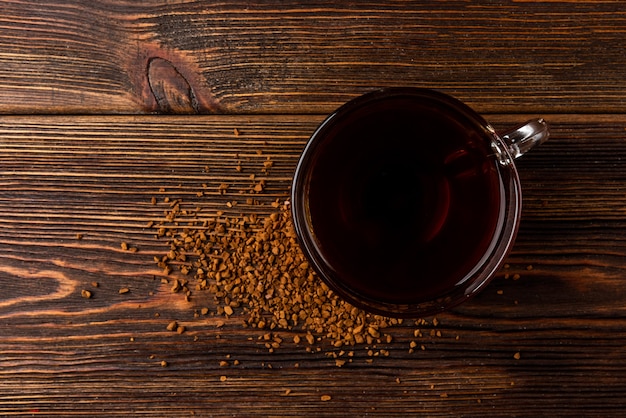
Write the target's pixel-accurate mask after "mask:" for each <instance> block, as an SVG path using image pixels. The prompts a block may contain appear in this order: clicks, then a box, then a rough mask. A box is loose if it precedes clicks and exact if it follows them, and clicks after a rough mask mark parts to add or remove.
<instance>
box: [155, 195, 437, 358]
mask: <svg viewBox="0 0 626 418" xmlns="http://www.w3.org/2000/svg"><path fill="white" fill-rule="evenodd" d="M276 203H277V205H276V206H277V211H276V212H274V213H271V214H270V215H268V216H267V217H265V218H262V217H260V216H258V215H253V214H251V215H241V216H237V217H227V216H223V214H221V215H217V216H215V217H203V218H200V217H196V214H195V213H194V212H193V211H188V212H187V215H184V214H183V213H182V211H183V209H182V206H180V205H179V206H177V207H176V208H172V209H171V210H170V211H168V212H167V215H166V218H167V219H168V221H167V222H161V223H156V224H155V225H154V227H155V228H156V229H157V230H159V231H161V230H162V228H163V231H162V232H163V233H161V232H159V234H158V235H159V236H165V237H167V239H168V244H169V252H168V253H167V254H166V255H165V256H163V257H156V258H155V261H156V262H157V265H158V266H159V267H160V268H161V269H162V270H163V271H168V272H171V271H173V270H178V271H179V272H180V273H181V274H183V275H184V276H185V277H189V278H190V281H189V284H188V286H189V288H190V289H195V292H208V294H209V295H212V297H213V299H214V301H215V303H216V306H218V308H217V313H218V314H220V315H225V316H232V315H235V314H241V315H242V319H243V321H244V324H245V325H246V326H248V327H252V328H257V329H268V330H270V331H279V330H290V331H292V330H302V331H305V332H306V334H305V336H304V338H305V339H306V341H307V342H308V344H309V345H313V344H315V343H316V340H317V339H316V337H315V336H314V335H313V333H315V334H316V335H317V336H318V338H320V342H321V341H322V340H324V341H328V342H329V343H330V344H331V345H332V346H333V347H335V348H341V347H342V346H351V345H355V344H362V343H366V344H375V343H379V344H380V343H390V342H391V341H392V337H391V335H389V334H388V333H385V332H383V330H384V329H386V328H388V327H392V326H396V325H399V324H401V323H402V320H401V319H396V318H386V317H383V316H380V315H373V314H369V313H366V312H365V311H363V310H361V309H358V308H355V307H353V306H352V305H350V304H348V303H347V302H345V301H343V300H342V299H340V298H339V297H337V296H336V295H335V294H334V293H333V292H332V291H331V290H330V289H329V288H328V287H327V286H326V285H325V284H324V283H323V282H321V281H320V280H319V279H318V277H317V276H316V275H315V273H314V272H313V270H312V268H311V266H310V265H309V263H308V261H307V259H306V258H305V257H304V255H303V254H302V252H301V250H300V247H299V245H298V242H297V238H296V234H295V231H294V230H293V224H292V221H291V215H290V212H289V202H282V203H280V204H278V202H276ZM181 225H185V227H181ZM175 280H177V279H175ZM174 283H176V282H174ZM175 286H176V285H175ZM436 324H437V321H436V320H435V321H434V325H436ZM299 339H300V337H299ZM271 348H275V347H271Z"/></svg>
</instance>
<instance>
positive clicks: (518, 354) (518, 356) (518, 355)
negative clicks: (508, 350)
mask: <svg viewBox="0 0 626 418" xmlns="http://www.w3.org/2000/svg"><path fill="white" fill-rule="evenodd" d="M513 358H514V359H515V360H519V359H520V358H522V354H521V353H520V352H519V351H518V352H517V353H515V354H513Z"/></svg>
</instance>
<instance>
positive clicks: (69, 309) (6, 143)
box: [0, 115, 626, 417]
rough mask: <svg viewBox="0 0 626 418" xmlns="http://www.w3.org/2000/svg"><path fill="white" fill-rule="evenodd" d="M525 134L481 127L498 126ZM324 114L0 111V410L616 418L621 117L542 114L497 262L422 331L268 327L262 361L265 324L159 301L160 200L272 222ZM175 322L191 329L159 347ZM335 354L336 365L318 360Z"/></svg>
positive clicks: (498, 118) (619, 396) (622, 239)
mask: <svg viewBox="0 0 626 418" xmlns="http://www.w3.org/2000/svg"><path fill="white" fill-rule="evenodd" d="M523 118H525V116H511V115H491V116H489V119H491V120H493V122H494V124H495V125H496V127H498V128H499V129H503V128H505V127H507V126H510V125H513V124H516V123H518V122H520V120H521V119H523ZM321 119H322V118H321V117H320V116H195V117H184V116H172V117H152V116H143V117H133V116H116V117H87V116H84V117H79V116H72V117H70V116H58V117H44V116H41V117H19V116H4V117H0V287H1V288H2V289H3V290H2V292H1V293H0V335H1V337H0V414H1V415H5V416H11V415H17V416H19V415H31V414H42V415H45V416H68V415H69V416H71V415H84V416H87V415H89V416H93V415H99V414H105V415H107V416H129V415H130V414H148V415H150V416H155V417H158V416H163V417H171V416H182V415H190V414H192V413H195V414H196V415H199V416H207V415H212V416H222V415H236V416H255V415H256V416H267V415H305V416H313V415H315V416H345V415H346V414H350V415H365V414H372V415H380V416H390V415H401V416H406V415H412V414H420V413H421V414H425V415H428V416H449V415H450V414H455V415H457V414H463V415H467V416H487V415H494V416H505V415H510V416H515V415H524V416H555V415H558V416H576V417H579V416H581V415H602V416H619V415H620V414H621V413H622V412H623V409H624V407H625V406H626V402H625V400H624V399H626V397H625V396H624V395H625V394H626V385H624V381H625V379H624V377H625V376H626V362H625V361H624V356H623V350H624V346H625V344H626V332H625V331H624V330H625V329H626V309H625V308H624V303H623V301H624V299H625V297H626V290H625V289H626V288H625V287H624V279H623V278H624V277H625V274H624V270H625V268H626V262H625V261H624V260H626V245H624V243H626V232H625V231H626V228H624V220H623V219H624V212H625V208H626V204H625V202H626V198H625V195H624V186H623V185H624V184H626V171H625V170H624V169H623V164H622V162H623V159H624V156H625V155H626V143H625V142H624V140H623V134H624V129H625V127H626V117H624V116H623V115H599V116H593V117H591V116H587V115H548V120H549V121H551V122H552V128H553V136H552V138H551V140H550V141H549V142H547V143H546V144H544V145H542V146H541V148H538V149H537V150H533V151H532V154H529V155H528V156H525V157H523V159H521V160H519V171H520V174H521V177H522V181H523V189H524V205H525V207H524V216H523V222H522V228H521V231H520V234H519V237H518V241H517V244H516V246H515V249H514V252H513V254H512V255H511V257H510V260H509V264H510V266H509V268H508V269H505V270H504V271H503V272H502V273H500V275H499V276H498V278H496V279H495V280H494V282H493V283H492V284H491V285H490V286H489V287H488V288H487V289H486V290H485V291H484V293H482V294H481V295H480V296H478V297H477V298H476V299H474V300H472V301H470V302H468V303H467V304H465V305H463V306H462V307H459V308H457V309H455V310H454V311H453V312H451V313H447V314H442V315H439V316H438V317H437V319H438V321H436V322H435V321H433V319H432V318H427V322H426V323H424V324H421V325H419V326H416V325H415V324H414V323H413V322H411V321H405V322H404V323H403V324H402V325H399V326H396V327H393V328H391V329H390V330H389V332H390V333H391V334H392V335H393V341H392V342H390V343H387V342H382V343H376V344H372V345H368V346H365V345H357V346H354V347H341V348H335V347H333V346H331V345H330V344H329V342H328V341H327V340H323V341H322V342H320V343H319V344H315V345H314V346H313V347H314V349H313V350H312V351H311V352H309V351H307V347H308V344H306V343H299V344H295V343H293V342H292V338H293V336H294V335H295V334H297V333H298V331H295V330H275V331H274V334H277V335H280V336H281V337H282V338H283V342H282V343H281V345H280V347H279V348H277V349H276V350H274V352H271V353H270V352H269V350H268V348H267V347H266V346H265V341H264V339H263V336H264V335H265V334H266V333H267V331H266V330H258V329H252V328H244V327H243V326H242V325H241V322H242V318H241V317H240V316H238V314H235V315H233V316H231V317H230V318H226V317H222V316H219V315H217V316H212V315H202V314H200V315H197V313H198V311H199V309H201V308H202V307H210V308H211V309H213V308H214V307H213V305H211V303H212V302H211V298H210V297H208V296H206V297H203V296H202V294H201V293H200V292H197V293H195V294H194V297H193V298H192V299H191V301H190V302H186V301H185V299H184V297H183V295H180V294H176V293H172V292H171V290H170V286H171V284H164V283H162V282H161V278H162V277H163V276H162V272H161V270H160V269H159V268H157V267H156V266H155V264H154V261H153V257H154V256H160V255H163V254H165V253H166V252H167V251H168V250H169V248H168V246H167V245H166V242H165V241H164V240H162V239H158V238H157V237H155V230H154V228H149V227H147V223H148V222H149V221H159V220H161V219H163V217H164V211H166V210H168V208H169V204H167V203H166V202H164V198H165V197H166V196H167V197H170V198H171V199H175V198H182V199H183V200H184V201H185V202H189V204H190V206H191V207H196V206H199V207H201V209H202V211H203V213H208V214H211V213H212V214H214V213H215V212H216V211H218V210H223V211H226V212H227V213H231V214H234V213H236V212H244V213H245V212H247V211H248V210H249V211H256V212H257V213H259V214H261V215H262V214H264V213H265V214H268V213H271V212H273V211H275V209H274V208H272V206H271V204H270V203H271V202H273V201H275V199H279V200H281V199H285V198H286V197H287V196H288V192H289V184H290V178H291V173H292V172H293V169H294V167H295V164H296V161H297V158H298V155H299V153H300V151H301V150H302V148H303V147H304V144H305V142H306V140H307V138H308V136H309V135H310V134H311V132H312V131H313V129H314V128H315V126H316V125H317V124H318V123H319V122H320V121H321ZM235 129H237V130H238V132H237V133H235ZM257 151H260V154H259V153H258V152H257ZM268 156H269V157H270V158H271V160H272V161H273V162H274V165H273V167H272V168H271V170H270V171H269V173H263V172H262V170H261V167H262V166H263V162H264V161H266V158H267V157H268ZM238 164H241V166H242V171H241V172H239V171H237V170H236V167H237V165H238ZM207 167H208V170H207ZM254 172H256V173H257V174H258V175H259V176H262V175H265V177H266V181H267V183H266V184H267V187H266V189H265V192H264V193H263V194H260V195H257V196H255V198H258V199H259V202H260V203H264V205H262V206H258V205H247V204H246V196H244V195H239V194H238V193H235V191H236V190H237V189H238V188H240V189H242V190H244V189H246V188H247V187H248V184H249V183H248V181H249V177H248V176H249V174H250V173H254ZM224 181H227V182H229V184H231V188H230V189H229V190H230V191H229V192H228V193H226V194H220V193H219V192H218V190H219V185H220V184H221V183H222V182H224ZM203 184H206V187H205V186H203ZM160 189H164V190H163V191H160ZM199 190H204V191H205V193H204V195H203V196H198V195H197V192H198V191H199ZM153 196H154V197H156V198H157V203H156V204H153V203H152V202H151V198H152V197H153ZM235 200H238V201H239V203H238V205H237V206H235V208H229V207H228V206H227V202H232V201H235ZM77 234H81V236H82V238H81V239H79V238H78V236H77ZM122 242H126V243H128V244H129V245H131V246H136V247H137V248H138V249H139V251H138V252H137V253H130V252H129V251H124V250H123V249H122V248H121V246H120V243H122ZM528 266H532V269H530V270H529V269H528ZM173 274H174V275H176V274H177V273H173ZM516 275H519V276H520V277H519V278H518V277H517V276H516ZM505 277H508V278H505ZM181 278H182V276H181ZM170 279H171V277H170ZM92 282H98V287H94V286H93V284H92ZM124 287H126V288H129V289H130V292H129V293H124V294H120V293H119V289H120V288H124ZM83 289H88V290H90V291H92V292H93V297H92V298H91V299H86V298H83V297H81V290H83ZM172 320H176V321H178V322H179V323H180V324H183V325H185V326H186V328H187V329H186V331H185V332H184V333H182V334H177V333H176V332H171V331H168V330H167V329H166V327H167V325H168V323H169V322H170V321H172ZM417 328H419V329H420V330H421V333H422V336H421V337H419V336H418V337H416V336H415V335H414V332H415V330H416V329H417ZM437 332H440V333H441V334H440V336H439V335H438V334H437ZM319 336H320V337H321V335H319ZM411 341H416V343H417V346H416V349H415V350H414V352H412V353H409V349H410V347H411V346H410V343H411ZM421 346H423V348H424V349H423V350H422V349H421ZM315 347H319V348H320V351H319V352H318V351H316V349H315ZM342 350H343V351H345V352H346V353H343V354H342V353H341V351H342ZM370 350H371V352H370ZM380 350H383V351H382V352H381V351H380ZM385 350H386V351H385ZM349 351H353V356H352V357H350V358H352V362H349V363H346V364H345V365H344V366H343V367H337V365H336V363H335V359H334V358H333V356H340V355H342V356H345V357H343V358H347V356H348V354H347V352H349ZM385 352H388V353H389V354H388V356H386V355H385ZM375 353H379V354H378V355H375ZM517 353H519V358H516V357H517ZM162 361H165V362H167V366H166V367H163V366H162V365H161V362H162ZM235 361H237V363H236V362H235ZM221 362H226V363H221ZM222 376H225V378H223V377H222ZM324 395H329V396H330V397H331V399H330V400H328V401H323V400H322V396H324ZM324 399H325V398H324Z"/></svg>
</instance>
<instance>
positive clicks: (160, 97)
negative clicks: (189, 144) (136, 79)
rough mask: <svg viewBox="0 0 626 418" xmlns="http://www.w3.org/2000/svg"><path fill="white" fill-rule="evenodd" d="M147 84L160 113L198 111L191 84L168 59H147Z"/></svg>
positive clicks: (190, 112)
mask: <svg viewBox="0 0 626 418" xmlns="http://www.w3.org/2000/svg"><path fill="white" fill-rule="evenodd" d="M148 84H149V85H150V91H151V92H152V95H153V96H154V98H155V99H156V102H157V106H158V111H159V112H160V113H176V114H198V113H200V111H199V106H198V100H197V99H196V95H195V94H194V91H193V89H192V88H191V85H190V84H189V82H188V81H187V80H186V79H185V77H183V75H182V74H181V73H180V72H179V71H178V70H177V69H176V67H174V65H173V64H172V63H171V62H169V61H168V60H165V59H163V58H158V57H157V58H151V59H150V60H149V61H148Z"/></svg>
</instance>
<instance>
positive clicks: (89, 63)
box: [0, 0, 626, 114]
mask: <svg viewBox="0 0 626 418" xmlns="http://www.w3.org/2000/svg"><path fill="white" fill-rule="evenodd" d="M625 21H626V10H624V7H623V5H622V4H621V3H620V2H613V1H606V2H595V1H569V0H563V1H550V2H534V1H507V2H481V3H480V4H476V3H473V2H466V1H456V0H455V1H445V2H433V1H430V2H403V1H385V2H370V1H365V2H359V3H358V5H357V4H356V3H351V2H339V3H338V2H336V1H327V0H325V1H319V2H315V3H302V2H295V1H280V2H278V1H252V2H250V1H246V2H241V1H228V2H212V1H194V2H188V1H157V0H152V1H145V2H128V1H125V0H107V1H102V2H74V1H65V0H56V1H53V2H40V1H37V0H12V1H4V2H2V3H1V4H0V27H2V31H1V32H0V112H2V113H81V114H83V113H151V112H159V111H165V112H170V111H171V110H172V109H171V108H168V106H165V108H163V100H164V97H163V96H162V94H163V92H164V91H169V92H170V93H172V94H174V95H175V96H176V97H177V98H178V99H182V100H183V102H184V103H192V102H194V101H195V105H193V106H192V109H193V110H194V112H196V111H197V112H200V113H279V114H284V113H288V114H294V113H319V114H326V113H328V112H330V111H331V110H333V109H334V108H336V107H337V106H338V105H340V104H341V103H343V102H345V101H347V100H348V99H349V98H352V97H354V96H356V95H358V94H361V93H363V92H365V91H369V90H372V89H375V88H379V87H384V86H398V85H409V86H419V87H430V88H437V89H441V90H443V91H446V92H448V93H451V94H453V95H455V96H457V97H458V98H460V99H462V100H464V101H466V102H468V103H469V104H470V105H472V106H474V107H475V108H476V109H477V110H479V111H481V112H493V113H496V112H530V113H533V112H540V113H544V112H563V113H589V112H596V113H623V112H624V111H625V110H626V108H625V105H624V103H626V96H625V93H624V89H623V88H622V85H623V83H624V80H625V79H626V63H625V58H624V54H623V51H622V48H621V46H622V45H624V43H625V42H626V32H624V30H623V27H624V22H625ZM155 60H156V61H155ZM151 63H153V64H154V63H160V64H163V67H161V69H163V68H165V66H167V67H169V71H155V69H154V68H152V69H149V67H150V66H151ZM166 63H167V64H166ZM159 84H163V85H164V86H169V87H168V89H169V90H168V89H165V90H163V91H160V90H159V89H158V88H157V90H155V86H158V85H159ZM177 85H178V86H179V87H180V86H181V85H184V86H185V87H184V88H183V90H184V91H187V92H188V93H189V94H191V95H192V96H193V97H191V96H187V97H185V98H184V99H183V96H184V94H183V91H182V90H178V88H177V87H173V86H177ZM172 88H173V90H172ZM180 94H183V96H180ZM174 102H175V100H174ZM171 103H172V101H171V100H170V104H171ZM187 110H188V109H187ZM185 112H187V111H185Z"/></svg>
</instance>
